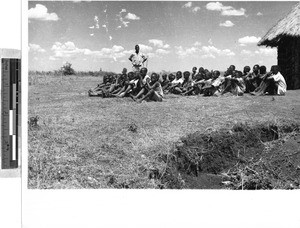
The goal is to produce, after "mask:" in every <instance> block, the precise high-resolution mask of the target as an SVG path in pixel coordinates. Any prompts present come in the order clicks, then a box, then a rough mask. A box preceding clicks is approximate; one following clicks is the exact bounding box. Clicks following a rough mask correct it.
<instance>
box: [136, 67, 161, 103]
mask: <svg viewBox="0 0 300 228" xmlns="http://www.w3.org/2000/svg"><path fill="white" fill-rule="evenodd" d="M146 85H147V88H148V92H147V94H146V95H143V97H142V98H141V99H140V100H137V102H142V101H143V100H147V101H159V102H161V101H162V100H163V96H164V94H163V90H162V87H161V84H160V82H159V75H158V74H156V73H152V75H151V81H150V82H149V81H148V80H147V82H146Z"/></svg>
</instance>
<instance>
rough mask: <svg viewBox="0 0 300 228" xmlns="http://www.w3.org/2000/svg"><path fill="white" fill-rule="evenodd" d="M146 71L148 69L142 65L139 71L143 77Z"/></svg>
mask: <svg viewBox="0 0 300 228" xmlns="http://www.w3.org/2000/svg"><path fill="white" fill-rule="evenodd" d="M147 72H148V69H147V68H146V67H142V69H141V70H140V73H141V75H142V76H143V77H144V76H146V74H147Z"/></svg>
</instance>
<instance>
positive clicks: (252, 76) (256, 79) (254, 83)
mask: <svg viewBox="0 0 300 228" xmlns="http://www.w3.org/2000/svg"><path fill="white" fill-rule="evenodd" d="M244 81H245V84H246V91H245V92H246V93H249V92H253V91H254V90H255V89H256V88H257V87H258V86H259V84H260V74H259V65H258V64H255V65H254V66H253V70H252V73H249V74H248V75H246V76H245V77H244Z"/></svg>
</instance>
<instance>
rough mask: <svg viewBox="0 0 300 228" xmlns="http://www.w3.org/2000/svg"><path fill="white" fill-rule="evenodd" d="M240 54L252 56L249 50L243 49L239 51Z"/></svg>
mask: <svg viewBox="0 0 300 228" xmlns="http://www.w3.org/2000/svg"><path fill="white" fill-rule="evenodd" d="M241 54H242V55H248V56H253V52H252V51H250V50H245V49H243V50H242V51H241Z"/></svg>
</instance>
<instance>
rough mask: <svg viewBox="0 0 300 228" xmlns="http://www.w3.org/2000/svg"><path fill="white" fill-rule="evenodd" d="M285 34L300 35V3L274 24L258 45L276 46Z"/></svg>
mask: <svg viewBox="0 0 300 228" xmlns="http://www.w3.org/2000/svg"><path fill="white" fill-rule="evenodd" d="M285 36H291V37H300V3H298V4H297V5H296V6H295V7H294V8H293V9H292V11H291V12H290V13H289V14H288V15H287V16H286V17H284V18H283V19H281V20H280V21H279V22H278V23H277V24H276V25H275V26H273V27H272V28H271V29H270V30H269V31H268V32H267V34H266V35H265V36H264V37H263V38H262V39H261V40H260V41H259V42H258V44H257V45H258V46H261V45H266V46H271V47H276V46H278V42H279V41H280V39H281V38H282V37H285Z"/></svg>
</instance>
